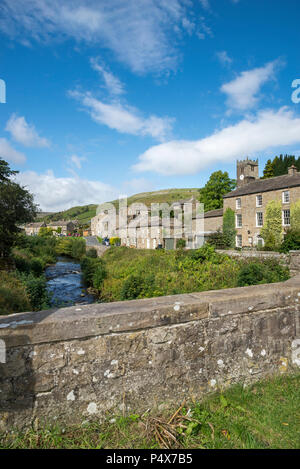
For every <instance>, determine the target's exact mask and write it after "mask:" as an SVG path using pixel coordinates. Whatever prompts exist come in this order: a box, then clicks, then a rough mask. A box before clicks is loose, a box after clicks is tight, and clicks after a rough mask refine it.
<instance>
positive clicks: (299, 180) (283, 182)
mask: <svg viewBox="0 0 300 469" xmlns="http://www.w3.org/2000/svg"><path fill="white" fill-rule="evenodd" d="M297 186H300V172H298V173H295V174H284V175H283V176H277V177H275V178H269V179H257V180H256V181H253V182H249V183H248V184H245V185H244V186H241V187H238V188H237V189H235V190H234V191H231V192H229V193H228V194H226V195H224V199H228V198H230V197H239V196H241V195H250V194H260V193H261V192H269V191H276V190H280V189H289V188H291V187H297Z"/></svg>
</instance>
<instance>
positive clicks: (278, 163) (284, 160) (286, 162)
mask: <svg viewBox="0 0 300 469" xmlns="http://www.w3.org/2000/svg"><path fill="white" fill-rule="evenodd" d="M269 161H270V160H269ZM267 164H268V162H267ZM292 165H294V166H296V168H298V171H300V156H298V158H297V157H296V156H294V155H284V156H283V155H280V156H275V158H274V159H273V161H272V167H273V173H274V176H282V175H283V174H287V173H288V169H289V167H290V166H292Z"/></svg>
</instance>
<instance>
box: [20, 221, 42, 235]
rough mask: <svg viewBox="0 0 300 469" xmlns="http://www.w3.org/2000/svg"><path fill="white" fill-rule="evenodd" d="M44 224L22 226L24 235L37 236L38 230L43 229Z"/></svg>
mask: <svg viewBox="0 0 300 469" xmlns="http://www.w3.org/2000/svg"><path fill="white" fill-rule="evenodd" d="M46 226H47V225H46V223H45V222H36V223H28V224H27V225H25V226H24V230H25V233H26V234H27V235H28V236H35V235H38V234H39V231H40V228H45V227H46Z"/></svg>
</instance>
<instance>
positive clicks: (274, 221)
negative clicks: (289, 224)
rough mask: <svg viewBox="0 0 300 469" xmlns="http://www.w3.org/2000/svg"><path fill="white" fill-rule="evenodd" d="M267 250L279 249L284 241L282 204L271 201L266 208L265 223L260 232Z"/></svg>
mask: <svg viewBox="0 0 300 469" xmlns="http://www.w3.org/2000/svg"><path fill="white" fill-rule="evenodd" d="M260 234H261V236H262V237H263V239H264V241H265V247H266V248H267V249H275V248H277V247H278V246H279V245H280V243H281V241H282V234H283V233H282V220H281V204H280V202H276V201H275V200H271V201H270V202H269V203H268V204H267V207H266V214H265V222H264V226H263V227H262V229H261V232H260Z"/></svg>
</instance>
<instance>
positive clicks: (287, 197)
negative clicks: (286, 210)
mask: <svg viewBox="0 0 300 469" xmlns="http://www.w3.org/2000/svg"><path fill="white" fill-rule="evenodd" d="M282 203H283V204H289V203H290V191H283V193H282Z"/></svg>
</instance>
